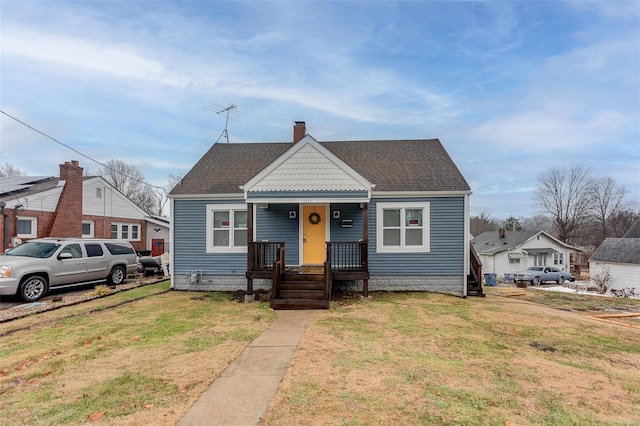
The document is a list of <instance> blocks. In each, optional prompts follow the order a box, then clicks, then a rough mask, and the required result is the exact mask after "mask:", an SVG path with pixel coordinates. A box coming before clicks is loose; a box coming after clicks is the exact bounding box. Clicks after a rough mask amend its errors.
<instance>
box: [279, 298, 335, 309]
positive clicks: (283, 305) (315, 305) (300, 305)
mask: <svg viewBox="0 0 640 426" xmlns="http://www.w3.org/2000/svg"><path fill="white" fill-rule="evenodd" d="M269 304H270V306H271V309H329V305H330V303H329V301H328V300H318V299H271V300H270V301H269Z"/></svg>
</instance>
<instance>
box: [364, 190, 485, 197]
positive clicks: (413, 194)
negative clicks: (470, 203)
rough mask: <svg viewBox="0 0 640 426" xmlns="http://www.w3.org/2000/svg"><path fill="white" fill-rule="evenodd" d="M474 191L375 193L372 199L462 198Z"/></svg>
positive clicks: (372, 194)
mask: <svg viewBox="0 0 640 426" xmlns="http://www.w3.org/2000/svg"><path fill="white" fill-rule="evenodd" d="M472 193H473V191H471V190H468V191H373V192H372V193H371V198H420V197H461V196H465V195H471V194H472Z"/></svg>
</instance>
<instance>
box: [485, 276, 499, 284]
mask: <svg viewBox="0 0 640 426" xmlns="http://www.w3.org/2000/svg"><path fill="white" fill-rule="evenodd" d="M496 276H497V275H496V274H484V282H485V285H486V286H489V287H495V286H496Z"/></svg>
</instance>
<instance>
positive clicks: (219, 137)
mask: <svg viewBox="0 0 640 426" xmlns="http://www.w3.org/2000/svg"><path fill="white" fill-rule="evenodd" d="M234 109H236V106H235V105H234V104H231V105H229V106H228V107H226V108H225V109H222V110H220V111H217V112H216V114H218V115H220V114H222V113H223V112H224V113H226V116H227V118H226V120H225V123H224V130H223V131H222V133H220V136H218V140H216V143H218V141H219V140H220V139H222V138H226V139H227V143H229V132H228V131H227V126H229V111H231V110H234Z"/></svg>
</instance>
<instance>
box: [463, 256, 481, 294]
mask: <svg viewBox="0 0 640 426" xmlns="http://www.w3.org/2000/svg"><path fill="white" fill-rule="evenodd" d="M469 246H470V247H471V253H470V256H469V259H470V266H471V271H470V275H469V276H468V277H467V294H469V295H476V296H482V295H483V291H482V262H481V261H480V256H478V252H477V251H476V249H475V248H474V247H473V245H471V244H470V245H469ZM471 280H473V281H475V282H474V283H473V284H475V285H473V286H472V285H471V284H472V283H470V281H471Z"/></svg>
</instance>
